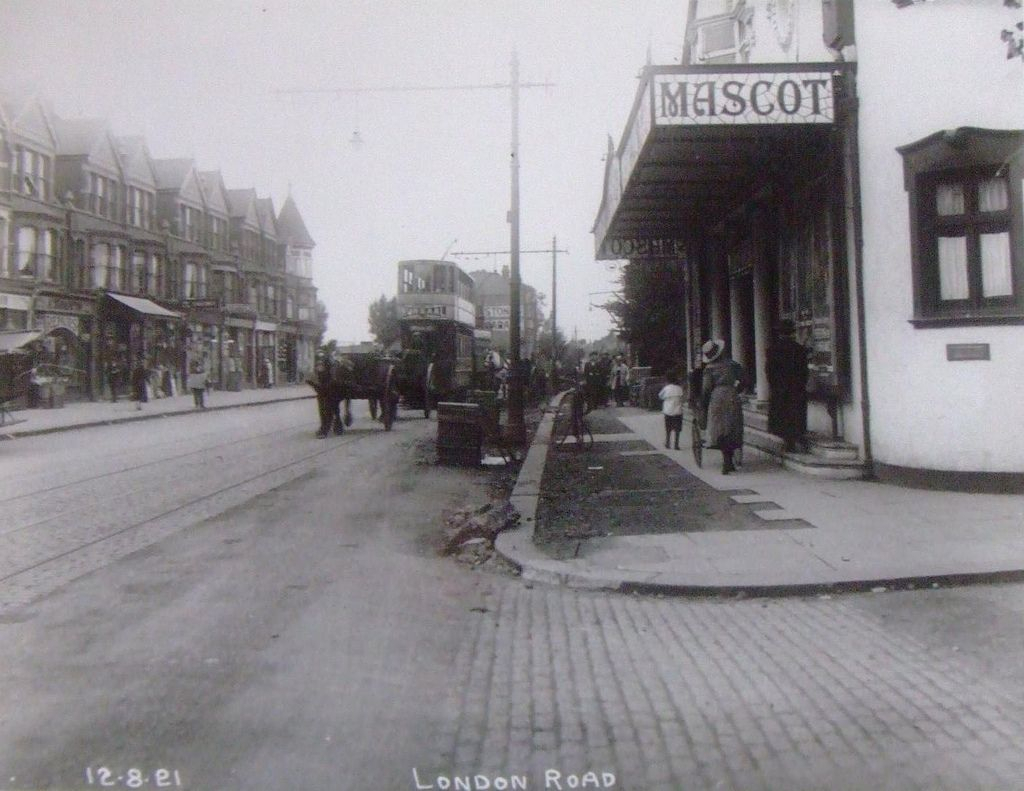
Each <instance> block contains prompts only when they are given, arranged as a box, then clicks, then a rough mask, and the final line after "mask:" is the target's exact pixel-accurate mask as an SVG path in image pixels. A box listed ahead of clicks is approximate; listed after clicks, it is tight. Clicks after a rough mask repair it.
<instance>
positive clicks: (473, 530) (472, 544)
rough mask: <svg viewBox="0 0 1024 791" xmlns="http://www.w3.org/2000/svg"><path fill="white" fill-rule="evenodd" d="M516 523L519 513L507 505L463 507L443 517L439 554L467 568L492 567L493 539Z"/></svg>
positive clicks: (493, 559) (490, 504)
mask: <svg viewBox="0 0 1024 791" xmlns="http://www.w3.org/2000/svg"><path fill="white" fill-rule="evenodd" d="M518 522H519V512H518V511H516V509H515V508H514V507H513V505H512V503H509V502H504V503H501V504H495V503H487V504H486V505H481V506H464V507H462V508H459V509H457V510H455V511H452V512H450V513H448V514H446V515H445V520H444V549H443V550H442V551H441V552H442V554H444V555H452V556H454V557H455V559H456V560H457V561H459V562H460V563H466V564H468V565H471V566H480V565H482V564H485V563H493V562H495V561H496V560H497V559H496V558H495V553H494V539H495V538H497V536H498V533H500V532H501V531H503V530H510V529H512V528H514V527H515V526H516V525H517V524H518Z"/></svg>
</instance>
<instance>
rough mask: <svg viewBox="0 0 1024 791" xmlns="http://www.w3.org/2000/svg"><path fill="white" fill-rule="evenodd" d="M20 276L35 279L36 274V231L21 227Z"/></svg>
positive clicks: (19, 238)
mask: <svg viewBox="0 0 1024 791" xmlns="http://www.w3.org/2000/svg"><path fill="white" fill-rule="evenodd" d="M18 274H19V275H21V276H22V277H35V274H36V229H35V228H30V227H25V226H23V227H21V228H19V229H18Z"/></svg>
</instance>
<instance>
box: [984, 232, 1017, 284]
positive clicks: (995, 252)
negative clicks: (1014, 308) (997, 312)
mask: <svg viewBox="0 0 1024 791" xmlns="http://www.w3.org/2000/svg"><path fill="white" fill-rule="evenodd" d="M981 293H982V295H983V296H985V297H1009V296H1013V269H1012V266H1011V264H1010V234H1009V233H1005V232H1004V233H983V234H981Z"/></svg>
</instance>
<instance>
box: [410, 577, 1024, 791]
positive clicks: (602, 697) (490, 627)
mask: <svg viewBox="0 0 1024 791" xmlns="http://www.w3.org/2000/svg"><path fill="white" fill-rule="evenodd" d="M485 601H486V606H485V607H483V608H479V609H480V610H481V612H480V613H479V615H480V617H479V621H478V622H477V625H476V628H475V630H474V631H473V633H472V634H470V635H467V637H466V639H464V640H463V642H462V645H461V648H460V650H459V653H458V658H457V662H456V665H455V667H454V673H453V678H455V679H459V680H460V682H461V683H459V684H456V685H453V688H452V694H451V695H450V697H449V699H448V701H447V704H446V705H447V711H446V712H445V716H444V718H443V719H444V722H446V723H448V724H449V727H448V728H447V729H446V730H445V731H444V732H443V733H439V735H438V753H439V755H440V756H441V760H439V761H438V763H437V764H436V765H435V766H433V767H428V766H426V765H420V766H419V767H417V772H418V777H419V780H420V782H421V785H420V786H419V787H424V788H429V787H437V788H443V787H445V785H444V779H451V778H454V777H464V776H467V775H469V776H475V775H482V776H483V777H485V778H487V779H488V780H489V781H490V782H491V783H492V786H491V787H502V786H501V785H500V784H499V785H495V784H494V783H495V781H496V780H497V779H498V778H504V779H505V780H506V781H508V780H509V779H510V778H512V777H523V778H526V780H527V782H528V786H526V787H529V788H545V787H548V788H558V787H562V788H571V787H574V786H572V785H568V784H567V783H568V782H569V775H575V776H576V777H577V779H579V778H581V777H582V776H583V775H584V774H585V773H587V772H594V773H596V774H595V775H594V777H597V778H600V777H601V776H602V773H604V772H608V773H611V774H614V775H615V777H616V782H617V785H616V786H615V787H616V788H620V789H633V790H634V791H648V790H659V791H660V790H664V791H680V790H681V789H682V790H684V791H685V790H686V789H718V788H722V789H787V791H795V790H797V789H812V788H813V789H819V788H830V789H901V790H902V789H946V788H948V789H966V788H971V789H996V788H998V789H1014V788H1024V743H1022V740H1021V735H1022V734H1024V707H1022V705H1021V703H1022V700H1021V696H1020V694H1019V691H1016V690H1015V691H1014V692H1008V691H1006V690H1003V689H1000V688H998V687H997V686H996V685H993V684H989V683H987V682H986V681H985V680H984V679H980V678H978V676H977V674H976V673H975V672H974V671H973V670H972V669H970V668H969V667H968V666H967V665H964V664H961V663H960V662H959V659H958V657H959V655H958V654H956V653H954V652H953V651H952V650H949V651H944V652H940V651H936V650H934V649H928V648H926V647H925V646H924V645H923V644H921V643H919V642H917V641H916V640H915V639H913V638H911V637H909V636H906V635H905V634H900V633H898V632H897V633H894V632H893V631H891V630H889V629H887V628H886V627H885V626H884V624H883V623H882V622H881V621H880V620H878V619H876V618H873V617H872V616H870V615H867V614H865V613H863V612H861V611H859V610H858V609H857V608H856V607H855V606H854V604H853V603H852V601H850V600H847V599H845V598H844V597H839V598H832V597H826V598H810V599H793V598H789V599H761V600H744V601H735V600H709V599H680V598H676V597H668V598H661V597H645V596H624V595H617V594H616V595H612V596H609V595H607V594H606V593H601V592H588V591H574V590H570V589H566V588H552V587H548V586H543V585H541V586H536V587H531V585H530V584H529V583H527V584H525V585H518V584H515V583H511V582H510V583H507V584H504V585H500V586H497V587H496V589H495V590H494V592H493V593H492V595H491V597H490V599H489V600H485ZM551 772H557V773H559V775H560V777H561V782H562V783H563V785H561V786H558V785H555V784H553V782H549V783H548V784H547V785H545V782H544V781H545V778H547V779H548V780H549V781H551V780H552V778H554V775H552V774H550V773H551ZM439 778H442V779H441V780H440V782H439ZM430 784H432V785H430ZM410 787H417V786H415V785H414V784H412V783H410ZM449 787H456V786H454V785H452V786H449ZM470 787H487V786H485V785H478V786H470ZM509 787H512V786H509ZM575 787H587V786H575ZM590 787H597V786H590Z"/></svg>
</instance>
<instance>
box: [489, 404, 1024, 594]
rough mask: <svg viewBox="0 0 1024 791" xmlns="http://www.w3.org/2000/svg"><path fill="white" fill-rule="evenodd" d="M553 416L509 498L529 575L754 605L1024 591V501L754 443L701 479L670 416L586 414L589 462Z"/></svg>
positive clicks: (503, 544)
mask: <svg viewBox="0 0 1024 791" xmlns="http://www.w3.org/2000/svg"><path fill="white" fill-rule="evenodd" d="M552 419H553V415H552V414H551V413H550V412H548V413H546V414H545V417H544V420H543V421H542V422H541V425H540V427H539V428H538V430H537V434H536V436H535V438H534V441H533V444H532V445H531V447H530V450H529V453H528V454H527V458H526V460H525V462H524V464H523V467H522V469H521V471H520V474H519V478H518V480H517V482H516V486H515V488H514V490H513V494H512V498H511V499H512V503H513V505H515V506H516V508H517V509H518V510H519V512H520V514H521V526H520V527H519V528H518V529H516V530H514V531H509V532H507V533H503V534H501V535H500V536H499V537H498V541H497V542H496V546H497V549H498V551H499V552H500V553H501V554H502V555H503V556H504V557H505V558H506V559H508V560H509V561H511V562H512V563H513V564H515V565H517V566H519V567H520V568H521V569H522V572H523V576H524V577H527V578H531V579H537V580H544V581H548V582H554V583H559V584H566V585H572V586H577V587H593V588H613V589H620V590H645V591H663V592H674V593H694V594H708V593H719V594H721V593H729V594H732V593H740V592H743V593H749V594H753V595H758V594H761V595H781V594H800V593H811V592H815V591H829V590H870V589H872V588H876V587H893V586H899V587H910V586H917V587H921V586H928V585H934V584H940V583H945V584H949V583H953V584H962V583H966V582H980V581H997V580H1017V579H1024V496H1020V495H993V494H971V493H960V492H941V491H925V490H918V489H908V488H903V487H898V486H891V485H886V484H880V483H875V482H869V481H835V480H822V479H819V478H813V477H806V476H801V475H799V474H797V473H794V472H792V471H789V470H786V469H783V468H781V467H780V466H778V462H777V461H775V460H773V459H772V458H771V457H768V456H766V455H764V454H762V453H760V452H759V451H757V450H756V449H753V448H751V447H750V446H747V447H746V448H745V449H744V455H745V460H744V466H743V468H742V469H741V471H740V472H738V473H736V474H731V475H728V476H726V475H722V474H721V473H720V472H719V469H720V467H721V456H720V455H719V454H718V453H717V452H716V451H706V452H705V458H704V463H703V468H702V469H701V468H698V467H697V466H696V464H695V462H694V460H693V457H692V454H691V452H690V448H689V426H688V425H684V428H683V441H682V446H683V448H684V449H683V450H682V451H675V450H666V449H665V448H664V447H663V445H664V429H663V423H662V417H661V415H660V413H656V412H644V411H641V410H638V409H633V408H628V407H625V408H607V409H603V410H598V411H597V412H595V413H593V414H592V415H591V416H590V418H589V419H590V420H591V422H592V424H593V425H594V431H595V440H596V441H595V444H594V447H593V448H592V449H591V450H589V451H582V450H577V449H574V448H566V447H563V448H560V449H555V448H554V446H550V445H549V439H550V435H551V428H552ZM609 428H610V429H611V431H610V432H609V433H603V434H602V433H598V432H599V431H601V430H602V429H609ZM622 429H624V430H622ZM549 448H550V450H549ZM552 459H554V460H555V463H554V466H553V467H549V472H548V474H545V462H547V463H548V464H552ZM567 470H568V471H570V472H571V473H572V474H573V475H574V476H576V477H575V478H574V479H573V485H572V487H570V488H563V487H562V486H560V485H559V481H558V478H559V476H561V477H563V478H564V476H565V474H566V471H567ZM538 519H539V520H540V524H538ZM574 519H575V520H578V521H575V522H574V521H573V520H574ZM553 528H554V532H556V533H557V535H555V536H553V535H552V533H553Z"/></svg>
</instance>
